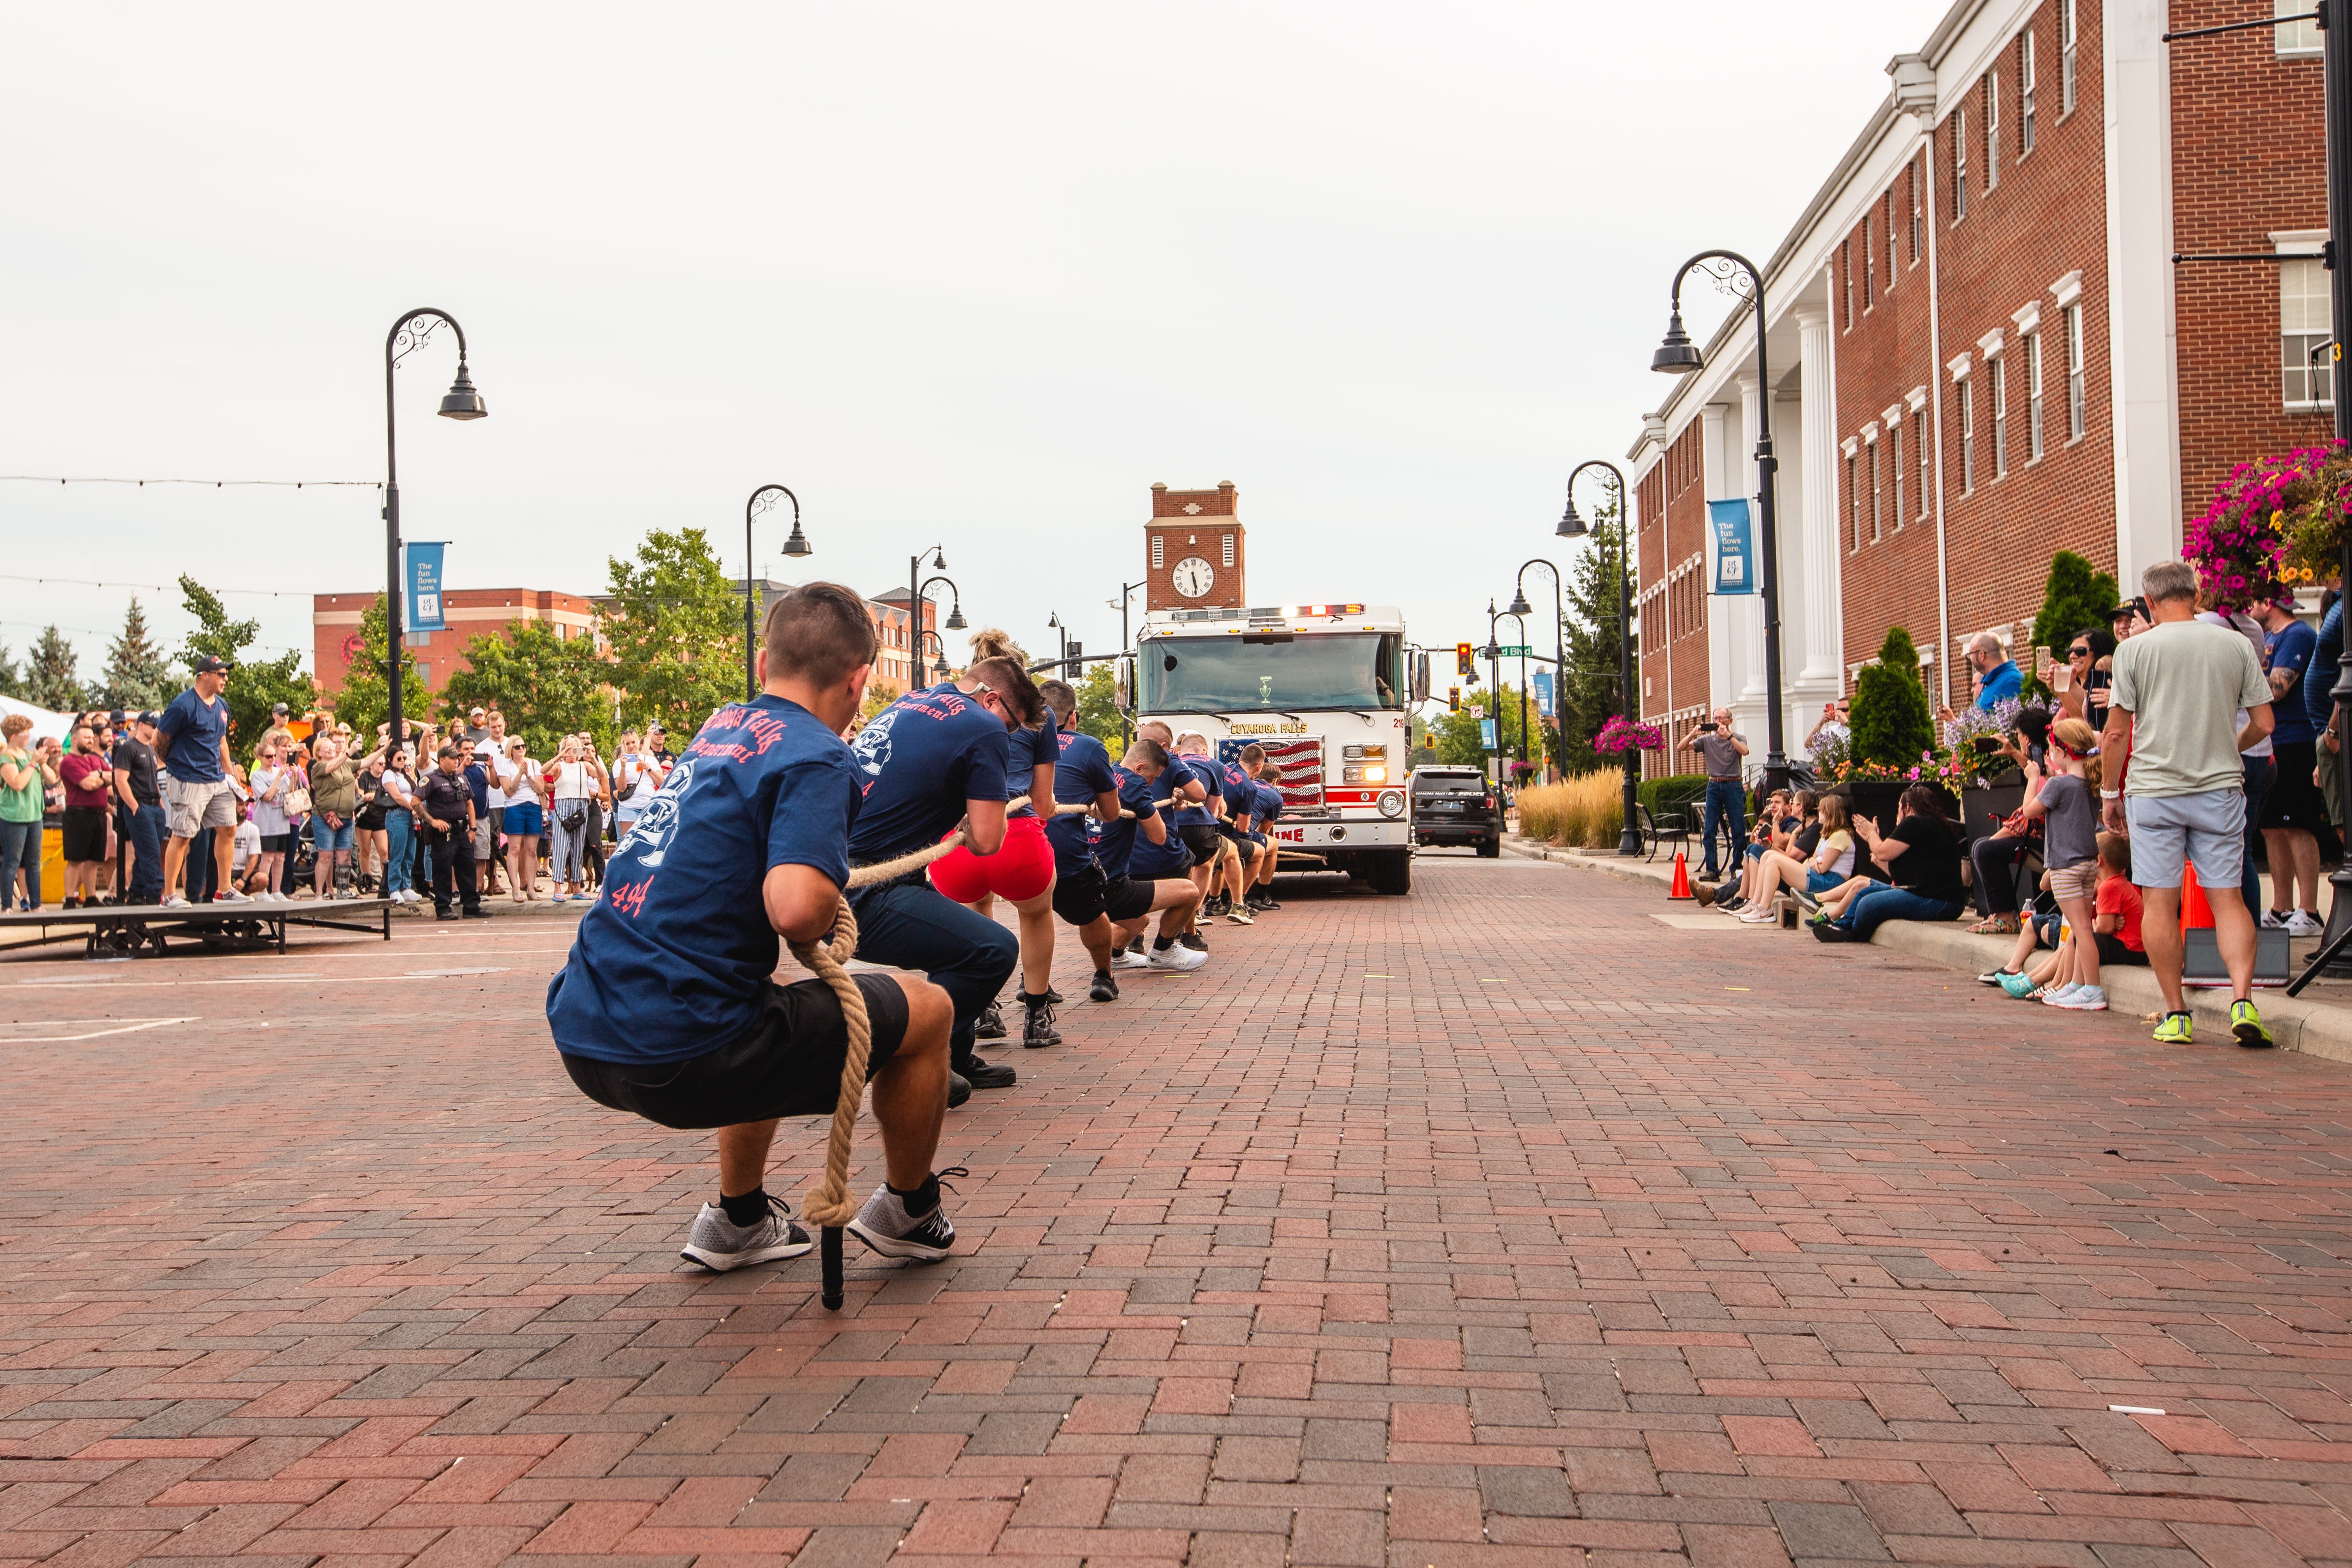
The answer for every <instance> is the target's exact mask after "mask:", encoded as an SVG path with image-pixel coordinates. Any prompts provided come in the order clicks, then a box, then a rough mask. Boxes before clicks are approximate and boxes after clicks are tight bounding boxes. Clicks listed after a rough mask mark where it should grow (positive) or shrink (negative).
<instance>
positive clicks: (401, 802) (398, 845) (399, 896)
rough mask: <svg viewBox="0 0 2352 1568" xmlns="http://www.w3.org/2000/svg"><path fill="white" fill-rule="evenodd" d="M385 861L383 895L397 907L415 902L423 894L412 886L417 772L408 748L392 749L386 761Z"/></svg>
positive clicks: (384, 783)
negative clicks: (397, 905)
mask: <svg viewBox="0 0 2352 1568" xmlns="http://www.w3.org/2000/svg"><path fill="white" fill-rule="evenodd" d="M382 782H383V797H382V804H383V836H384V840H385V858H384V870H383V896H384V897H385V898H387V899H390V900H392V901H393V902H394V903H396V904H413V903H416V902H418V901H419V900H420V899H421V898H422V895H421V894H419V893H418V892H417V891H416V889H415V856H416V769H415V765H414V764H413V763H412V762H411V760H410V758H409V754H408V748H407V747H406V746H395V747H394V748H393V752H392V755H391V757H390V758H389V759H387V760H386V762H385V763H384V768H383V781H382Z"/></svg>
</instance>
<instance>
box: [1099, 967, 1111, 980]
mask: <svg viewBox="0 0 2352 1568" xmlns="http://www.w3.org/2000/svg"><path fill="white" fill-rule="evenodd" d="M1095 978H1096V979H1097V980H1108V979H1109V978H1110V971H1109V970H1108V969H1097V970H1096V971H1095Z"/></svg>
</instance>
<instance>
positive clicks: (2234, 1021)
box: [2230, 1002, 2278, 1051]
mask: <svg viewBox="0 0 2352 1568" xmlns="http://www.w3.org/2000/svg"><path fill="white" fill-rule="evenodd" d="M2230 1033H2231V1034H2233V1035H2235V1036H2237V1037H2238V1044H2240V1045H2242V1046H2243V1047H2246V1048H2247V1049H2248V1050H2250V1051H2259V1050H2264V1049H2267V1048H2268V1047H2272V1046H2274V1045H2276V1044H2278V1042H2277V1041H2276V1040H2273V1039H2272V1038H2271V1032H2270V1031H2269V1030H2268V1029H2265V1028H2263V1016H2262V1014H2261V1013H2259V1012H2257V1011H2256V1010H2255V1007H2254V1005H2253V1004H2252V1002H2232V1003H2231V1004H2230Z"/></svg>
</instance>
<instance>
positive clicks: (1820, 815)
mask: <svg viewBox="0 0 2352 1568" xmlns="http://www.w3.org/2000/svg"><path fill="white" fill-rule="evenodd" d="M1808 802H1811V818H1812V820H1811V824H1810V826H1811V831H1812V833H1813V836H1814V842H1813V843H1812V845H1811V850H1812V855H1811V858H1810V859H1808V858H1805V857H1804V855H1803V853H1802V851H1803V848H1804V847H1805V835H1804V834H1803V833H1800V834H1799V835H1798V837H1797V845H1796V847H1795V852H1792V853H1790V854H1785V855H1784V854H1782V853H1781V852H1780V851H1779V850H1777V849H1776V850H1773V851H1771V852H1770V853H1769V854H1767V855H1766V856H1765V857H1764V858H1763V859H1761V860H1759V861H1758V862H1757V868H1758V870H1759V873H1760V874H1761V875H1762V876H1763V877H1764V878H1765V882H1764V890H1763V891H1762V892H1761V893H1760V894H1759V895H1758V897H1757V900H1756V903H1757V907H1756V908H1755V909H1752V910H1742V911H1741V912H1740V916H1739V918H1740V920H1741V921H1744V922H1745V923H1747V924H1748V925H1764V924H1768V923H1769V921H1771V920H1772V898H1773V895H1774V894H1776V893H1778V892H1779V891H1780V889H1782V888H1783V887H1786V888H1788V889H1790V890H1791V891H1794V892H1797V893H1801V894H1803V895H1804V896H1805V897H1807V898H1818V897H1820V896H1821V895H1822V894H1823V893H1825V892H1827V891H1829V890H1830V889H1832V888H1838V887H1843V886H1844V884H1845V881H1846V879H1848V878H1849V877H1851V876H1853V829H1852V828H1851V827H1850V826H1847V818H1846V809H1845V797H1844V796H1843V795H1820V796H1815V795H1813V794H1812V792H1811V791H1810V790H1800V791H1798V792H1797V804H1798V805H1799V806H1800V808H1802V807H1804V806H1805V805H1806V804H1807V803H1808Z"/></svg>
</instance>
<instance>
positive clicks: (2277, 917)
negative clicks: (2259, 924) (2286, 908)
mask: <svg viewBox="0 0 2352 1568" xmlns="http://www.w3.org/2000/svg"><path fill="white" fill-rule="evenodd" d="M2285 929H2286V917H2285V916H2284V915H2283V914H2281V913H2279V912H2278V911H2277V910H2263V930H2264V931H2284V930H2285Z"/></svg>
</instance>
